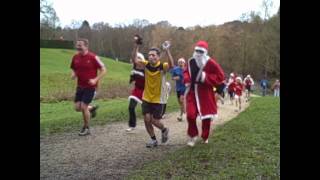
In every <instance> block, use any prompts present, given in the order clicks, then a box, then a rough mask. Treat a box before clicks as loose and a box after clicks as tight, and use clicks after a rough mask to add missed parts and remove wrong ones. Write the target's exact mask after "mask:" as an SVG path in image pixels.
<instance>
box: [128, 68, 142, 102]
mask: <svg viewBox="0 0 320 180" xmlns="http://www.w3.org/2000/svg"><path fill="white" fill-rule="evenodd" d="M133 81H134V88H133V89H132V91H131V94H130V96H129V97H128V99H129V100H130V99H134V100H136V101H137V102H139V103H142V94H143V90H144V81H145V78H144V70H139V69H136V68H133V70H132V71H131V75H130V83H131V82H133Z"/></svg>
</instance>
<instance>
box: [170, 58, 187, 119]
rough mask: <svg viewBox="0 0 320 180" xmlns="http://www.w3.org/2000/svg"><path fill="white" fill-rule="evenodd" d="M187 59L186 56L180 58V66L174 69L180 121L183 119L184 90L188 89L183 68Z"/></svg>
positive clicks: (173, 75)
mask: <svg viewBox="0 0 320 180" xmlns="http://www.w3.org/2000/svg"><path fill="white" fill-rule="evenodd" d="M185 64H186V61H185V60H184V58H180V59H179V60H178V66H175V67H174V68H173V69H172V71H171V75H172V80H175V81H176V92H177V98H178V102H179V105H180V115H179V116H178V117H177V120H178V121H182V120H183V115H184V114H185V111H184V92H185V90H186V86H185V85H184V83H183V70H184V68H185Z"/></svg>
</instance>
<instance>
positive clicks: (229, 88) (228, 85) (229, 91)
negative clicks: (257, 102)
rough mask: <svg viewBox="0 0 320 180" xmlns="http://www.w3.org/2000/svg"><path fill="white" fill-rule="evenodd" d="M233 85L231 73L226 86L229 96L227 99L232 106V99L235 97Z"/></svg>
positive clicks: (233, 75) (233, 79) (233, 76)
mask: <svg viewBox="0 0 320 180" xmlns="http://www.w3.org/2000/svg"><path fill="white" fill-rule="evenodd" d="M234 85H235V74H234V73H231V74H230V77H229V80H228V84H227V87H228V94H229V99H230V102H231V105H233V99H234V95H235V92H234Z"/></svg>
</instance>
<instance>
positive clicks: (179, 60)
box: [178, 58, 186, 63]
mask: <svg viewBox="0 0 320 180" xmlns="http://www.w3.org/2000/svg"><path fill="white" fill-rule="evenodd" d="M179 62H183V63H185V62H186V61H185V60H184V59H183V58H180V59H178V63H179Z"/></svg>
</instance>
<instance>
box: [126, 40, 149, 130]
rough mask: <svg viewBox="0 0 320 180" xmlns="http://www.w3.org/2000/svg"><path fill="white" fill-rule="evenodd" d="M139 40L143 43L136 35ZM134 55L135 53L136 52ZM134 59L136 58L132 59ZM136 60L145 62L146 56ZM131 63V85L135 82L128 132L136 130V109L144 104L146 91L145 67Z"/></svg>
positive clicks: (141, 55) (137, 56)
mask: <svg viewBox="0 0 320 180" xmlns="http://www.w3.org/2000/svg"><path fill="white" fill-rule="evenodd" d="M136 37H137V38H138V39H139V41H138V42H139V43H142V40H140V39H141V37H140V36H138V35H136ZM132 53H135V52H134V51H133V52H132ZM132 58H134V57H132ZM136 58H137V59H138V60H140V61H144V60H145V59H144V56H143V54H141V53H137V54H136ZM130 62H132V63H133V69H132V71H131V75H130V82H129V83H130V84H131V83H132V82H134V88H133V89H132V91H131V95H130V96H129V98H128V99H129V108H128V109H129V128H128V129H126V131H127V132H130V131H132V130H134V128H135V127H136V123H137V116H136V112H135V109H136V107H137V104H138V103H140V104H142V93H143V89H144V67H143V66H142V65H141V64H136V63H134V62H133V61H132V59H130Z"/></svg>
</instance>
